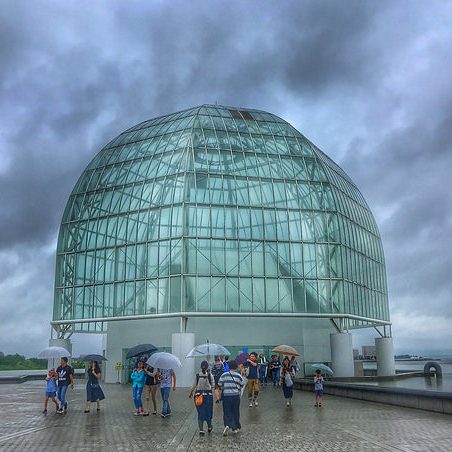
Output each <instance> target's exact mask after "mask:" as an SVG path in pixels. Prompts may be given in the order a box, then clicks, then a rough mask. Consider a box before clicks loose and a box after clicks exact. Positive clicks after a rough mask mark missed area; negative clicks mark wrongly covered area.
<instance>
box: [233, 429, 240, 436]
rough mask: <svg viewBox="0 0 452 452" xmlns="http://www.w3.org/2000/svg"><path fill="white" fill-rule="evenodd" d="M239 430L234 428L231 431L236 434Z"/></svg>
mask: <svg viewBox="0 0 452 452" xmlns="http://www.w3.org/2000/svg"><path fill="white" fill-rule="evenodd" d="M239 432H240V429H238V428H236V429H235V430H232V433H234V435H237V433H239Z"/></svg>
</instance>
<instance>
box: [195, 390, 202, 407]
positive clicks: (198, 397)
mask: <svg viewBox="0 0 452 452" xmlns="http://www.w3.org/2000/svg"><path fill="white" fill-rule="evenodd" d="M194 400H195V405H196V406H201V405H202V404H203V402H204V397H203V395H202V393H199V394H195V398H194Z"/></svg>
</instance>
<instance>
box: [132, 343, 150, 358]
mask: <svg viewBox="0 0 452 452" xmlns="http://www.w3.org/2000/svg"><path fill="white" fill-rule="evenodd" d="M156 350H157V347H156V346H155V345H152V344H139V345H135V347H132V348H131V349H129V351H128V352H127V355H126V358H134V357H135V356H141V355H150V354H151V353H152V352H155V351H156Z"/></svg>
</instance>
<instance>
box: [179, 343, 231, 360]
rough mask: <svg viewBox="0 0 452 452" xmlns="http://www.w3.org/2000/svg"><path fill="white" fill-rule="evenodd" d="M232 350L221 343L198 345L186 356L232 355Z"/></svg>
mask: <svg viewBox="0 0 452 452" xmlns="http://www.w3.org/2000/svg"><path fill="white" fill-rule="evenodd" d="M230 354H231V352H230V351H229V350H228V349H227V348H226V347H223V346H222V345H220V344H211V343H210V342H207V343H206V344H201V345H197V346H196V347H194V348H192V349H191V350H190V353H189V354H188V355H187V356H186V358H197V357H198V356H212V355H230Z"/></svg>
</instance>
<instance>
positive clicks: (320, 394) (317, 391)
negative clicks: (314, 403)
mask: <svg viewBox="0 0 452 452" xmlns="http://www.w3.org/2000/svg"><path fill="white" fill-rule="evenodd" d="M314 392H315V395H316V396H319V397H321V396H323V389H316V390H315V391H314Z"/></svg>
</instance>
